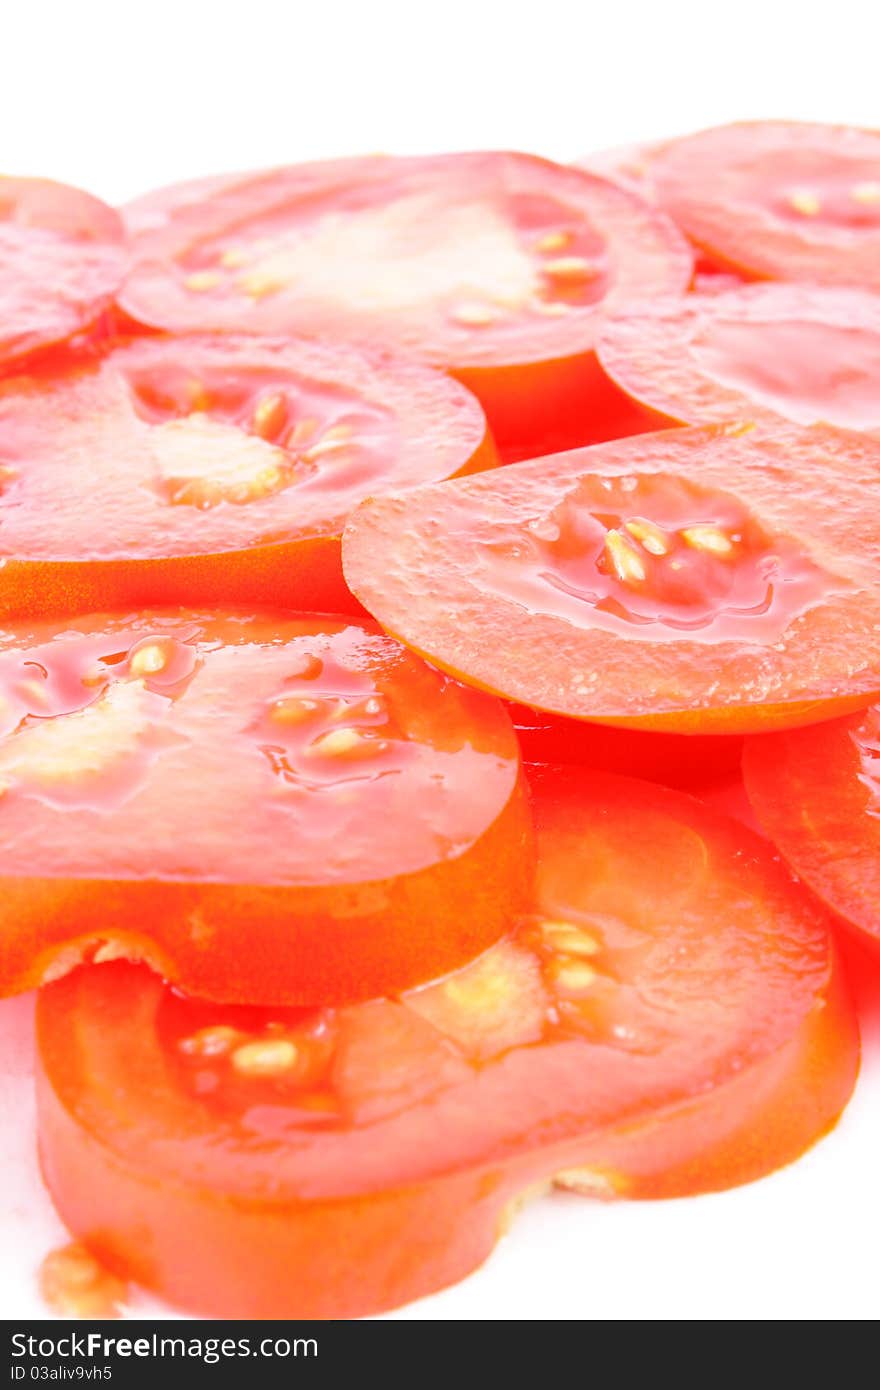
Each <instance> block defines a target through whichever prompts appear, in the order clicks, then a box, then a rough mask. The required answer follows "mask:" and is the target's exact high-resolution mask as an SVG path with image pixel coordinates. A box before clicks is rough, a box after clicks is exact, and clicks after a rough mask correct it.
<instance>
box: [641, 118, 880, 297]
mask: <svg viewBox="0 0 880 1390" xmlns="http://www.w3.org/2000/svg"><path fill="white" fill-rule="evenodd" d="M649 179H650V183H651V186H652V188H653V191H654V195H655V196H656V197H657V199H658V201H659V203H660V205H661V206H662V207H664V208H665V209H666V211H667V212H668V213H669V214H670V216H671V217H672V218H674V220H675V221H676V222H677V224H678V225H679V226H680V227H681V228H682V230H683V231H685V232H686V233H687V235H688V236H689V237H690V238H691V240H692V241H693V242H694V243H695V244H696V245H697V247H698V248H699V249H700V250H701V251H703V252H704V253H705V254H706V255H707V256H708V257H709V258H710V259H711V260H713V261H714V262H716V264H719V265H721V266H724V267H731V268H733V269H734V270H736V271H738V272H740V273H742V274H744V275H745V276H746V277H747V278H750V279H767V280H807V281H815V282H817V283H820V284H823V283H824V284H832V285H859V286H861V287H862V288H864V289H880V133H878V132H876V131H869V130H856V129H853V128H851V127H848V126H833V125H818V124H810V123H808V122H797V121H751V122H743V123H741V124H734V125H727V126H718V127H716V128H714V129H711V130H704V131H700V132H698V133H697V134H696V135H687V136H684V137H683V138H682V139H680V140H673V141H670V142H669V143H667V144H664V145H662V146H660V147H659V148H658V149H657V150H656V151H655V153H654V155H653V157H652V158H651V159H650V161H649Z"/></svg>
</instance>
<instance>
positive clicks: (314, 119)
mask: <svg viewBox="0 0 880 1390" xmlns="http://www.w3.org/2000/svg"><path fill="white" fill-rule="evenodd" d="M878 40H880V11H878V9H877V8H876V7H875V6H872V5H870V4H869V3H868V0H835V3H834V4H833V5H828V4H822V5H818V4H814V3H813V4H811V3H809V0H801V2H800V3H790V2H789V0H784V2H783V0H774V3H769V2H768V0H761V2H760V3H756V0H740V3H738V4H736V5H735V6H726V5H725V6H722V5H720V4H719V5H716V6H712V5H709V4H706V3H700V4H697V3H681V2H679V3H674V0H665V2H664V0H651V2H650V3H641V4H633V3H625V2H624V0H616V3H615V0H610V2H609V0H605V3H602V4H601V5H600V4H593V3H589V0H582V3H567V4H555V5H554V4H551V3H546V0H533V3H531V4H520V3H516V0H508V3H503V4H502V3H494V2H493V3H487V0H483V3H481V2H480V0H464V2H463V0H444V3H437V4H436V5H432V6H428V5H425V4H419V3H416V0H409V3H391V0H361V3H345V4H342V3H333V2H332V0H312V3H305V4H303V3H298V0H289V2H288V3H274V4H273V3H268V0H237V3H234V4H233V3H224V0H213V3H193V2H192V0H189V2H188V0H174V3H169V2H168V0H153V3H151V4H134V3H126V0H115V3H112V4H110V3H106V4H105V3H96V0H91V3H90V2H89V0H63V3H57V4H54V3H53V4H49V3H39V0H30V3H29V4H28V5H27V6H25V5H20V4H12V3H9V4H7V5H6V6H5V7H4V14H3V19H2V31H0V42H2V48H3V75H2V81H0V165H2V166H3V172H6V173H17V174H40V175H48V176H51V177H54V178H58V179H62V180H66V181H69V182H73V183H78V184H80V185H82V186H84V187H87V188H89V189H91V190H92V191H93V192H95V193H98V194H100V195H102V196H104V197H105V198H107V199H109V200H111V201H112V200H122V199H125V198H127V197H130V196H132V195H134V194H136V193H138V192H141V191H143V190H144V189H146V188H148V187H150V186H151V185H154V184H159V183H164V182H170V181H172V180H174V179H178V178H184V177H187V176H192V175H198V174H201V173H210V172H216V171H220V170H223V169H233V168H241V167H246V166H249V165H260V164H273V163H277V162H283V161H296V160H299V159H304V158H310V157H316V156H326V155H335V154H346V153H360V152H368V151H373V150H385V151H389V152H420V151H423V152H428V151H436V150H443V149H455V148H479V147H485V148H488V147H502V146H504V147H513V148H521V149H528V150H533V151H536V152H539V153H543V154H546V155H549V156H551V157H555V158H559V159H567V158H573V157H575V156H577V155H579V154H583V153H586V152H587V151H589V150H591V149H599V148H603V147H607V146H614V145H618V144H626V143H628V142H630V141H638V140H652V139H657V138H659V137H662V136H666V135H671V134H674V133H676V132H679V131H684V130H687V129H692V128H696V127H698V126H701V125H709V124H712V123H715V122H718V121H724V120H730V119H736V118H743V117H756V116H780V117H785V116H797V117H801V118H808V119H819V120H823V119H824V120H838V121H844V122H851V123H854V124H863V125H874V126H880V83H878V62H877V55H878V51H880V42H878ZM26 1014H27V1003H26V1002H19V1003H7V1004H5V1005H2V1006H0V1165H2V1167H0V1316H6V1317H9V1318H12V1317H16V1316H23V1315H27V1314H33V1315H39V1312H40V1307H39V1304H38V1302H37V1301H36V1297H35V1292H34V1273H35V1269H36V1265H37V1262H38V1259H39V1257H40V1256H41V1255H42V1254H43V1253H44V1252H45V1250H46V1249H47V1248H48V1245H49V1243H51V1242H54V1241H56V1240H57V1239H58V1238H59V1237H60V1231H59V1228H58V1227H57V1226H56V1225H55V1223H54V1218H53V1217H52V1215H51V1211H50V1209H49V1207H48V1204H47V1203H46V1201H45V1198H44V1197H43V1196H42V1194H41V1192H40V1190H39V1188H38V1186H37V1184H36V1181H35V1179H34V1177H33V1170H32V1161H33V1160H32V1143H33V1139H32V1134H31V1132H30V1117H29V1113H28V1104H29V1100H28V1097H29V1082H28V1070H29V1060H28V1052H27V1046H28V1044H27V1018H26ZM878 1019H880V1005H878V1003H877V1001H876V999H875V1001H874V1003H873V1004H872V1006H871V1008H870V1009H869V1012H868V1015H867V1027H866V1034H867V1036H866V1041H867V1053H868V1056H867V1059H866V1066H865V1075H864V1076H863V1080H862V1082H861V1083H860V1087H859V1090H858V1092H857V1096H856V1100H855V1101H854V1103H853V1104H852V1106H851V1107H850V1109H849V1111H848V1112H847V1114H846V1116H845V1118H844V1120H843V1122H842V1124H841V1126H840V1128H839V1129H838V1130H837V1132H836V1133H835V1134H834V1135H832V1136H831V1138H829V1139H828V1140H826V1141H824V1142H823V1143H822V1144H821V1145H819V1147H818V1148H817V1149H815V1150H814V1151H813V1152H812V1153H811V1154H810V1155H808V1156H807V1157H806V1158H805V1159H804V1160H802V1161H801V1162H800V1163H798V1164H796V1165H795V1166H794V1167H793V1168H791V1169H789V1170H787V1171H786V1172H783V1173H780V1174H777V1175H775V1176H774V1177H773V1178H771V1179H768V1180H765V1181H764V1182H762V1183H758V1184H755V1185H753V1186H752V1187H750V1188H747V1189H743V1190H740V1191H737V1192H732V1193H727V1194H724V1195H722V1196H718V1197H711V1198H700V1199H696V1200H690V1201H686V1202H670V1203H665V1204H652V1205H638V1204H636V1205H631V1206H627V1205H625V1204H619V1205H611V1206H599V1207H597V1206H595V1205H593V1204H589V1203H586V1202H582V1201H578V1200H577V1199H573V1198H568V1197H565V1198H562V1197H560V1198H556V1199H554V1200H553V1201H550V1202H543V1203H541V1204H538V1205H536V1206H534V1207H532V1208H530V1209H529V1210H528V1211H527V1212H526V1213H525V1214H524V1215H523V1216H522V1217H521V1218H520V1221H519V1223H518V1225H517V1227H516V1229H515V1231H514V1234H513V1235H512V1236H511V1237H509V1238H508V1239H507V1240H506V1241H505V1242H504V1243H503V1245H502V1246H501V1247H500V1249H499V1250H498V1252H497V1253H496V1255H495V1257H494V1258H493V1259H492V1260H491V1261H490V1263H489V1265H488V1266H487V1267H486V1268H485V1269H484V1270H483V1271H481V1272H480V1273H479V1274H477V1275H475V1276H474V1277H472V1278H471V1279H469V1280H467V1281H465V1283H463V1284H461V1285H459V1286H458V1287H457V1288H455V1289H453V1290H450V1291H448V1292H446V1293H443V1294H441V1295H439V1296H437V1297H435V1298H433V1299H430V1300H427V1301H425V1302H423V1303H420V1304H418V1305H415V1306H414V1307H412V1308H410V1309H408V1310H404V1312H403V1314H401V1316H404V1317H417V1318H429V1317H430V1318H493V1319H513V1318H523V1317H535V1318H541V1319H550V1318H555V1317H561V1318H585V1319H587V1318H614V1319H640V1318H661V1319H662V1318H688V1319H690V1318H728V1319H731V1318H761V1317H767V1318H779V1319H805V1318H873V1317H876V1316H877V1315H878V1313H880V1277H878V1274H877V1259H876V1252H877V1249H878V1245H880V1214H878V1213H880V1203H878V1201H877V1174H878V1169H880V1023H878Z"/></svg>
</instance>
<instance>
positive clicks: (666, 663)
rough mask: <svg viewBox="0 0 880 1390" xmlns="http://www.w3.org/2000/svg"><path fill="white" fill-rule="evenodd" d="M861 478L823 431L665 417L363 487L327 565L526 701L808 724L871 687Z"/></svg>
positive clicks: (486, 681) (862, 445)
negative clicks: (471, 470) (338, 566)
mask: <svg viewBox="0 0 880 1390" xmlns="http://www.w3.org/2000/svg"><path fill="white" fill-rule="evenodd" d="M878 476H880V447H878V446H877V445H876V444H875V443H874V442H873V441H868V440H862V439H860V438H859V437H857V436H854V435H849V434H843V433H838V432H835V431H833V430H830V429H814V430H804V431H800V430H796V429H793V428H791V427H785V428H783V429H781V430H780V431H778V432H776V431H774V432H773V433H766V432H764V433H759V432H757V431H751V432H745V433H743V432H742V431H740V430H734V431H730V430H726V429H715V430H705V431H700V430H692V431H666V432H663V433H660V434H656V435H650V436H642V437H641V438H638V439H632V440H622V441H618V442H615V443H613V444H604V445H600V446H597V447H595V448H592V449H586V450H575V451H572V452H571V453H568V454H559V455H556V456H554V457H551V458H548V459H540V460H535V461H533V462H529V463H521V464H517V465H513V466H511V467H509V468H506V469H503V470H500V471H498V472H496V473H493V474H487V475H483V476H482V477H481V478H471V479H464V480H461V481H459V482H454V483H444V484H440V485H438V486H435V487H424V488H418V489H414V490H412V491H411V492H409V493H407V494H402V493H401V494H388V495H386V496H385V497H383V498H378V499H375V500H373V501H370V502H368V503H365V504H364V505H363V506H362V507H361V508H359V509H358V511H357V512H355V513H354V515H353V517H352V519H351V521H350V523H349V526H348V529H347V531H346V535H345V538H344V545H343V563H344V569H345V573H346V577H347V580H348V582H349V584H350V586H351V588H352V590H353V592H354V593H355V594H356V595H357V597H358V598H359V599H360V600H361V602H362V603H363V604H364V605H365V606H366V607H367V608H368V610H369V611H370V612H371V613H373V615H374V616H375V617H376V618H377V619H378V620H379V621H380V622H381V623H382V625H383V626H384V627H385V628H386V629H387V630H389V631H391V632H393V633H395V635H396V636H398V637H399V638H400V639H401V640H402V641H404V642H405V643H407V645H409V646H411V647H413V648H414V649H415V650H417V651H419V652H420V653H422V654H423V655H427V656H428V657H429V659H430V660H432V661H434V662H436V663H437V664H438V665H439V666H441V667H442V668H443V669H445V670H448V671H450V672H451V673H453V674H456V675H458V676H462V677H464V678H465V679H466V680H468V681H469V682H471V683H472V684H474V685H478V686H480V687H482V688H484V689H486V690H490V691H493V692H494V693H496V694H499V695H502V696H503V697H504V698H505V699H508V700H513V701H516V702H518V703H520V704H526V705H529V706H531V707H532V708H535V709H539V710H545V711H547V712H549V713H551V714H556V715H564V716H567V717H575V718H580V719H588V720H592V721H596V722H600V723H610V724H615V723H625V724H628V725H633V726H637V727H644V728H650V729H657V730H662V731H665V732H670V733H673V732H677V733H700V734H721V733H723V734H740V733H745V732H752V731H759V730H767V729H770V728H772V727H781V726H786V725H793V724H798V723H809V722H811V721H814V720H816V719H820V718H830V717H832V716H833V715H834V714H842V713H845V712H847V711H848V710H851V709H854V708H861V707H863V706H865V705H866V704H869V703H870V702H871V699H872V698H873V692H874V691H875V690H877V688H878V686H880V637H878V632H880V628H878V616H880V615H878V601H880V599H878V594H877V590H876V576H877V565H878V561H880V543H878V541H877V539H876V535H875V533H874V532H873V530H872V528H870V527H865V525H864V517H865V516H866V515H869V514H870V512H871V510H872V508H873V506H874V502H875V493H876V483H875V482H874V479H875V478H876V477H878ZM498 634H504V640H503V641H502V640H499V637H498Z"/></svg>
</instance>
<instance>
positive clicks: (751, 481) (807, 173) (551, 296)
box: [0, 122, 880, 1318]
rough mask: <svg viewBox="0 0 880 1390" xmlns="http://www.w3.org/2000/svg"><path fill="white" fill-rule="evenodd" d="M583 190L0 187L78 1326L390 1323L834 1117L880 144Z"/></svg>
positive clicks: (864, 767)
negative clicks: (194, 1318) (465, 1281)
mask: <svg viewBox="0 0 880 1390" xmlns="http://www.w3.org/2000/svg"><path fill="white" fill-rule="evenodd" d="M584 165H585V167H583V168H578V167H564V166H561V165H558V164H552V163H550V162H548V161H546V160H543V159H539V158H536V157H534V156H530V155H523V154H516V153H497V154H491V153H480V154H463V155H443V156H436V155H434V156H430V157H428V158H424V159H414V158H406V159H395V158H392V157H389V156H376V157H370V158H363V159H349V160H339V161H333V162H329V163H327V162H325V163H319V164H306V165H300V166H296V167H290V168H282V169H275V170H268V171H257V172H254V173H239V174H233V175H229V176H218V177H212V178H210V179H206V180H202V181H196V182H192V183H188V184H185V185H178V186H175V187H172V188H167V189H161V190H158V191H157V192H154V193H150V194H148V195H146V196H145V197H143V198H141V199H139V200H138V201H137V202H136V203H134V204H132V205H131V206H130V207H128V208H123V209H121V210H120V211H116V210H114V209H111V208H109V207H106V206H105V205H103V204H102V203H100V202H99V201H98V200H97V199H95V198H92V197H91V196H90V195H88V194H85V193H81V192H80V191H78V190H75V189H68V188H64V187H62V186H60V185H57V184H51V183H45V182H41V181H39V180H23V179H5V180H0V306H2V307H3V315H2V321H3V322H2V328H0V624H2V630H0V821H2V826H3V834H2V836H0V886H2V890H3V891H2V898H0V995H2V996H10V997H11V996H13V995H18V994H23V993H25V992H27V991H31V990H35V991H37V992H38V994H37V1005H36V1008H37V1042H38V1048H37V1061H36V1075H35V1083H36V1092H37V1115H38V1134H37V1135H36V1136H35V1141H36V1142H35V1147H34V1161H35V1162H36V1161H37V1149H38V1152H39V1162H40V1164H41V1169H42V1173H43V1177H44V1179H45V1183H46V1186H47V1188H48V1192H49V1194H50V1195H51V1198H52V1201H53V1202H54V1204H55V1207H56V1209H57V1211H58V1213H59V1214H60V1216H61V1218H62V1219H63V1221H64V1222H65V1224H66V1226H67V1227H68V1229H69V1231H70V1235H71V1241H72V1243H71V1245H70V1246H69V1247H66V1248H65V1249H62V1250H57V1251H54V1252H50V1253H49V1255H48V1257H47V1259H46V1261H45V1264H44V1267H43V1275H42V1287H43V1289H44V1293H45V1296H46V1299H47V1301H48V1304H49V1307H50V1308H51V1309H53V1310H54V1311H56V1312H62V1313H65V1314H69V1313H74V1314H77V1313H78V1314H80V1315H90V1316H94V1315H101V1314H108V1313H111V1312H116V1311H120V1309H123V1308H124V1306H125V1304H126V1302H127V1301H128V1300H129V1299H130V1298H131V1297H133V1296H134V1295H133V1293H132V1290H133V1287H134V1286H135V1285H139V1286H142V1287H144V1288H146V1289H149V1290H150V1291H152V1292H153V1293H155V1294H158V1295H159V1296H160V1297H161V1298H164V1299H165V1300H167V1302H168V1303H170V1304H171V1305H173V1306H175V1307H178V1308H180V1309H182V1310H183V1311H188V1312H191V1313H204V1314H208V1315H215V1316H220V1317H229V1318H242V1317H261V1318H262V1317H282V1318H290V1317H319V1318H340V1317H342V1318H349V1317H359V1316H363V1315H369V1314H372V1313H377V1312H381V1311H383V1310H386V1309H390V1308H394V1307H396V1306H399V1305H401V1304H403V1303H406V1302H409V1301H411V1300H413V1299H416V1298H420V1297H422V1296H424V1295H427V1294H430V1293H432V1292H435V1291H437V1290H439V1289H441V1288H442V1287H444V1286H445V1285H448V1284H449V1283H451V1282H453V1281H455V1280H458V1279H461V1278H463V1277H464V1276H466V1275H467V1274H468V1273H469V1272H470V1271H472V1270H473V1269H474V1268H476V1266H478V1265H479V1264H480V1263H481V1262H482V1261H483V1260H484V1259H486V1258H487V1256H488V1255H489V1254H490V1252H491V1251H492V1249H493V1247H494V1245H495V1243H496V1241H497V1240H498V1238H499V1236H500V1234H501V1233H502V1231H503V1230H504V1229H505V1228H506V1225H507V1223H508V1221H509V1219H510V1216H511V1214H512V1213H513V1212H515V1211H516V1209H517V1208H518V1206H519V1205H520V1203H521V1201H522V1199H523V1196H524V1195H525V1194H527V1193H534V1192H536V1191H542V1190H545V1189H547V1188H548V1187H550V1186H552V1185H554V1184H555V1185H558V1186H560V1187H563V1188H566V1189H569V1190H572V1191H575V1192H578V1193H581V1194H582V1195H583V1197H584V1199H585V1200H587V1199H593V1200H597V1199H602V1200H612V1199H639V1198H665V1197H683V1196H688V1195H691V1194H696V1193H705V1192H712V1191H719V1190H721V1189H724V1188H728V1187H732V1186H734V1185H736V1184H740V1183H745V1182H749V1181H752V1180H755V1179H758V1178H761V1177H763V1176H764V1175H766V1174H768V1173H770V1172H772V1171H773V1170H774V1169H777V1168H779V1167H781V1166H783V1165H785V1164H787V1163H789V1162H791V1161H793V1160H795V1159H796V1158H798V1157H799V1156H800V1155H801V1154H802V1153H803V1152H804V1151H805V1150H807V1149H808V1148H809V1147H810V1146H811V1145H812V1144H814V1143H815V1142H816V1141H817V1140H819V1139H820V1138H821V1137H822V1136H823V1135H824V1134H826V1133H827V1131H829V1130H830V1129H831V1128H832V1127H833V1126H834V1124H835V1123H836V1121H837V1119H838V1117H839V1116H840V1114H841V1113H842V1111H843V1109H844V1107H845V1106H846V1104H847V1101H848V1100H849V1098H850V1096H851V1094H852V1091H853V1087H854V1086H855V1084H856V1078H857V1073H858V1066H859V1028H858V1018H857V1014H856V1010H855V1007H854V1004H853V1000H852V996H851V994H850V983H851V981H850V979H849V974H848V972H849V973H851V970H852V964H851V961H852V959H853V958H854V957H852V955H851V953H849V952H848V951H846V950H842V949H841V946H842V943H843V942H844V941H845V940H846V939H847V938H849V939H852V938H854V937H855V938H857V939H858V940H860V941H861V942H862V943H863V944H867V945H868V946H869V947H870V946H873V947H876V946H877V943H878V941H880V887H878V885H880V832H878V829H877V826H878V823H880V822H878V817H880V534H878V531H877V527H876V525H875V524H874V522H873V518H874V516H875V514H876V509H877V504H878V500H880V408H878V404H877V402H878V399H880V281H878V279H877V274H876V266H877V264H878V263H880V260H878V257H880V136H878V135H876V134H874V133H872V132H867V131H857V130H849V129H843V128H841V127H822V126H816V125H806V124H788V125H786V124H784V123H780V122H764V123H762V122H756V123H751V124H745V125H735V126H731V127H726V128H723V129H718V130H713V131H706V132H702V133H701V134H698V135H695V136H689V137H686V138H683V139H681V140H678V141H672V142H667V143H666V144H664V145H658V144H656V143H648V144H646V145H645V146H644V147H643V148H640V149H639V150H637V151H630V152H623V153H622V154H620V155H619V156H618V155H616V154H612V155H611V156H608V155H604V156H603V155H599V156H595V157H593V158H591V159H590V160H587V161H585V162H584ZM759 282H760V283H759ZM721 807H728V808H731V809H732V811H733V812H734V814H732V815H728V814H726V813H725V812H724V811H722V810H721V809H719V808H721ZM858 959H859V960H861V957H860V956H859V957H858ZM865 959H866V960H867V959H869V956H866V957H865ZM847 962H850V964H849V965H847ZM860 968H861V969H864V970H867V969H869V968H870V966H869V965H867V964H864V963H863V964H861V965H860ZM10 1007H11V999H10V1000H9V1001H7V1003H6V1004H5V1005H4V1004H0V1009H3V1008H7V1009H8V1008H10Z"/></svg>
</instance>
